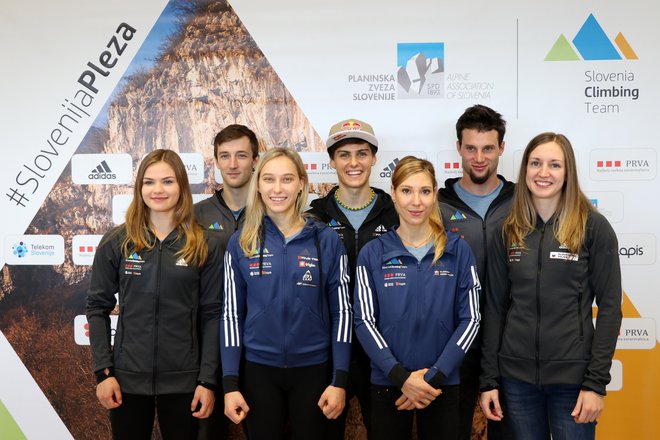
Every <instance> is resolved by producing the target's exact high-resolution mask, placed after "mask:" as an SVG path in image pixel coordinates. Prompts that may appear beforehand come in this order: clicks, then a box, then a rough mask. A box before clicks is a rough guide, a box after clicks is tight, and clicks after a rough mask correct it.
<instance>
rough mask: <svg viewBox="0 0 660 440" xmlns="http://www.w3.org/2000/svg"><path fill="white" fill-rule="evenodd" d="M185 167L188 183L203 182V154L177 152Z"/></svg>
mask: <svg viewBox="0 0 660 440" xmlns="http://www.w3.org/2000/svg"><path fill="white" fill-rule="evenodd" d="M178 154H179V157H181V160H182V161H183V166H185V167H186V174H188V181H189V182H190V184H196V183H204V156H202V155H201V154H199V153H178Z"/></svg>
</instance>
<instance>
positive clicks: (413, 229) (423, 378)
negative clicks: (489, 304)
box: [354, 156, 481, 440]
mask: <svg viewBox="0 0 660 440" xmlns="http://www.w3.org/2000/svg"><path fill="white" fill-rule="evenodd" d="M437 186H438V185H437V183H436V179H435V170H434V169H433V165H431V163H430V162H429V161H427V160H424V159H418V158H416V157H412V156H406V157H404V158H403V159H401V160H400V161H399V163H398V164H397V166H396V169H395V170H394V173H393V174H392V190H391V193H392V199H393V200H394V203H395V206H396V210H397V213H398V214H399V226H398V227H397V228H396V229H393V230H390V231H389V232H388V233H386V234H384V235H382V236H380V237H378V238H376V239H374V240H372V241H370V242H369V243H367V244H366V245H365V246H364V247H363V248H362V250H361V251H360V254H359V256H358V265H357V280H356V290H355V295H354V298H355V299H354V307H355V321H356V333H357V336H358V337H359V339H360V342H361V343H362V345H363V347H364V349H365V351H366V352H367V354H368V355H369V357H370V358H371V365H372V370H371V383H372V389H371V391H372V392H371V398H372V401H371V405H372V406H371V408H372V413H371V420H372V425H371V431H370V436H369V438H370V439H372V440H403V439H409V438H410V436H411V432H412V425H413V415H414V414H416V416H417V433H418V436H419V438H420V440H427V439H451V440H455V439H457V438H458V426H459V425H458V410H459V389H458V386H459V385H458V384H459V382H460V377H459V367H460V365H461V362H462V361H463V357H464V356H465V353H466V352H467V350H468V348H469V347H470V344H471V343H472V341H473V340H474V338H475V337H476V335H477V332H478V330H479V321H480V315H479V295H480V290H481V287H480V284H479V279H478V276H477V268H476V263H475V259H474V255H473V253H472V250H471V249H470V246H469V245H468V244H467V242H465V240H463V239H461V238H460V237H459V236H457V235H455V234H453V233H447V232H446V231H445V229H444V226H443V225H442V220H441V218H440V214H439V210H438V201H437V197H436V194H437V189H438V188H437Z"/></svg>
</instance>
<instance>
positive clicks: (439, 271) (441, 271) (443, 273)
mask: <svg viewBox="0 0 660 440" xmlns="http://www.w3.org/2000/svg"><path fill="white" fill-rule="evenodd" d="M433 276H434V277H453V276H454V273H453V272H452V271H450V270H446V269H435V270H434V271H433Z"/></svg>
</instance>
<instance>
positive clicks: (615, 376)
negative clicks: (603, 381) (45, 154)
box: [605, 359, 623, 391]
mask: <svg viewBox="0 0 660 440" xmlns="http://www.w3.org/2000/svg"><path fill="white" fill-rule="evenodd" d="M610 376H611V378H612V379H611V380H610V383H609V384H607V387H606V388H605V389H606V390H607V391H621V389H623V363H622V362H621V361H618V360H616V359H613V360H612V367H611V368H610Z"/></svg>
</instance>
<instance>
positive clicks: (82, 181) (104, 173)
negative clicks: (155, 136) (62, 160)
mask: <svg viewBox="0 0 660 440" xmlns="http://www.w3.org/2000/svg"><path fill="white" fill-rule="evenodd" d="M71 179H72V180H73V183H77V184H79V185H90V184H91V185H98V184H103V185H125V184H129V183H131V181H132V180H133V159H132V158H131V155H130V154H126V153H120V154H74V155H73V157H72V158H71Z"/></svg>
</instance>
